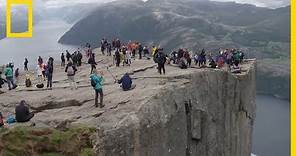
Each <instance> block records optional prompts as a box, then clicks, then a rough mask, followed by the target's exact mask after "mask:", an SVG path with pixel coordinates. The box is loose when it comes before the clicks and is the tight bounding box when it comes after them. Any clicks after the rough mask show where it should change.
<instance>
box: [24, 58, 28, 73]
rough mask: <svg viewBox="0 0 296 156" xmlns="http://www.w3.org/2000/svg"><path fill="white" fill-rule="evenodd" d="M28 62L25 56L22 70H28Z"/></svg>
mask: <svg viewBox="0 0 296 156" xmlns="http://www.w3.org/2000/svg"><path fill="white" fill-rule="evenodd" d="M28 63H29V61H28V59H27V58H25V62H24V70H25V71H28V70H29V69H28Z"/></svg>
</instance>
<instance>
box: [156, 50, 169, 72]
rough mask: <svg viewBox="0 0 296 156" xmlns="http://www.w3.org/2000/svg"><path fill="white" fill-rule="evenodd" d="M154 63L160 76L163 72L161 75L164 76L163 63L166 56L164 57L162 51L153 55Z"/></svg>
mask: <svg viewBox="0 0 296 156" xmlns="http://www.w3.org/2000/svg"><path fill="white" fill-rule="evenodd" d="M155 61H156V63H157V64H158V72H159V74H160V75H161V74H162V72H161V71H163V74H165V67H164V65H165V62H166V56H165V55H164V53H163V51H162V49H161V50H160V51H158V52H157V54H155Z"/></svg>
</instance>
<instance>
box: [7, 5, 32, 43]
mask: <svg viewBox="0 0 296 156" xmlns="http://www.w3.org/2000/svg"><path fill="white" fill-rule="evenodd" d="M6 4H7V5H6V37H8V38H30V37H32V34H33V3H32V0H6ZM15 5H26V6H27V7H28V31H26V32H22V33H13V32H11V7H12V6H15Z"/></svg>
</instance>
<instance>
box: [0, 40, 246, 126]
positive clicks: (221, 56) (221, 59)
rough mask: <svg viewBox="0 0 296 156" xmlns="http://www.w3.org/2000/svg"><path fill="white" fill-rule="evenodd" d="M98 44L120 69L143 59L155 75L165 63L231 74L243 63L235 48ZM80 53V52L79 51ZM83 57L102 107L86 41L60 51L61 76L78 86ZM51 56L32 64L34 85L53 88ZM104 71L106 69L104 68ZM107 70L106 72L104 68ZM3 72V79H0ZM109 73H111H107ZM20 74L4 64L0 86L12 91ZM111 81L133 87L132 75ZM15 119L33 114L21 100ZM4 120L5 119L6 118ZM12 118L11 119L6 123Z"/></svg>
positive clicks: (100, 80)
mask: <svg viewBox="0 0 296 156" xmlns="http://www.w3.org/2000/svg"><path fill="white" fill-rule="evenodd" d="M99 47H100V49H101V53H102V55H106V56H109V57H112V58H113V64H114V65H115V66H116V67H117V68H120V67H121V66H132V63H133V61H134V60H136V59H139V60H141V59H147V60H151V59H152V60H153V61H154V62H155V63H156V64H157V65H158V66H157V70H158V72H159V74H166V70H165V66H166V65H169V64H170V65H172V66H176V67H179V68H180V69H187V68H191V67H192V66H193V65H192V62H194V64H195V66H194V67H195V68H196V67H198V68H224V67H226V68H227V69H228V70H230V71H231V72H233V73H240V71H241V70H240V67H239V65H240V63H242V62H243V59H244V53H243V52H242V51H241V50H239V49H223V50H222V49H221V50H220V51H219V52H217V55H213V54H212V53H211V52H207V51H206V50H205V49H202V50H201V51H200V52H195V53H193V52H192V51H189V50H188V49H186V48H183V49H182V48H180V49H178V50H175V51H172V52H171V53H168V51H165V49H163V48H161V47H159V46H151V47H150V46H148V45H143V44H142V43H140V42H132V41H128V42H127V43H124V42H122V41H121V40H120V39H118V38H117V39H113V40H110V41H108V40H107V39H106V38H103V39H102V40H101V41H100V43H99ZM83 53H84V54H83ZM83 58H85V60H87V61H86V62H84V63H86V64H89V66H90V86H92V87H93V89H94V92H95V101H94V103H95V106H96V107H99V106H100V107H101V108H102V107H104V106H105V105H104V104H103V99H104V98H103V97H104V94H103V80H104V73H103V72H98V70H97V65H98V62H97V61H96V54H95V53H94V52H93V48H92V46H91V44H89V43H86V45H85V46H83V47H82V48H81V49H80V48H78V49H77V50H76V51H74V52H73V53H70V52H69V51H68V50H66V52H65V53H61V57H60V62H61V64H60V65H61V67H62V68H64V71H65V75H66V76H67V78H68V82H69V84H70V88H71V89H72V90H76V89H78V87H77V83H76V81H75V75H76V73H77V71H78V69H79V67H80V66H82V64H83ZM54 61H55V60H54V58H53V57H49V58H48V60H47V61H46V62H45V61H44V59H43V58H42V57H41V56H39V57H38V59H37V63H36V73H37V74H36V75H37V76H36V80H37V81H36V82H35V83H36V88H40V89H41V88H45V85H44V83H45V82H46V87H47V89H48V90H51V89H52V87H53V77H54V67H55V66H54ZM28 64H29V60H28V59H27V58H25V59H24V71H25V73H28V71H29V68H28ZM107 70H108V68H107ZM108 72H110V71H109V70H108ZM2 74H4V76H5V78H2ZM110 74H111V75H112V73H111V72H110ZM19 76H20V73H19V68H17V69H15V70H14V64H13V63H9V64H7V65H6V67H5V70H4V73H2V72H1V71H0V88H2V85H4V84H5V83H7V86H8V90H13V89H16V88H17V87H18V85H19V84H22V82H21V81H19V80H18V77H19ZM112 77H113V78H114V82H116V83H118V84H120V86H121V88H122V90H123V91H129V90H132V89H134V88H135V87H136V85H135V84H133V81H132V78H131V77H130V75H129V74H128V73H126V74H124V75H123V77H122V78H121V79H119V80H117V79H116V78H115V77H114V76H113V75H112ZM24 84H25V86H26V87H32V84H33V83H32V78H31V77H30V76H29V74H26V77H25V83H24ZM15 112H16V118H15V121H17V122H26V121H29V120H30V119H31V118H32V117H33V116H34V114H33V113H30V112H29V108H28V106H26V102H25V101H24V100H23V101H21V102H20V104H19V105H18V106H17V107H16V110H15ZM7 121H8V120H7ZM12 121H14V120H13V118H12V119H11V120H10V122H12ZM1 122H2V123H3V116H2V114H1V112H0V126H1V125H3V124H2V123H1Z"/></svg>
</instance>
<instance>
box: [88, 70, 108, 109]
mask: <svg viewBox="0 0 296 156" xmlns="http://www.w3.org/2000/svg"><path fill="white" fill-rule="evenodd" d="M103 75H104V74H103V72H101V75H98V74H97V70H96V69H95V70H93V73H92V74H91V75H90V81H91V86H92V87H93V88H94V90H95V106H96V107H98V97H99V94H100V108H103V107H104V106H105V105H104V104H103V96H104V94H103V88H102V82H103Z"/></svg>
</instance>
